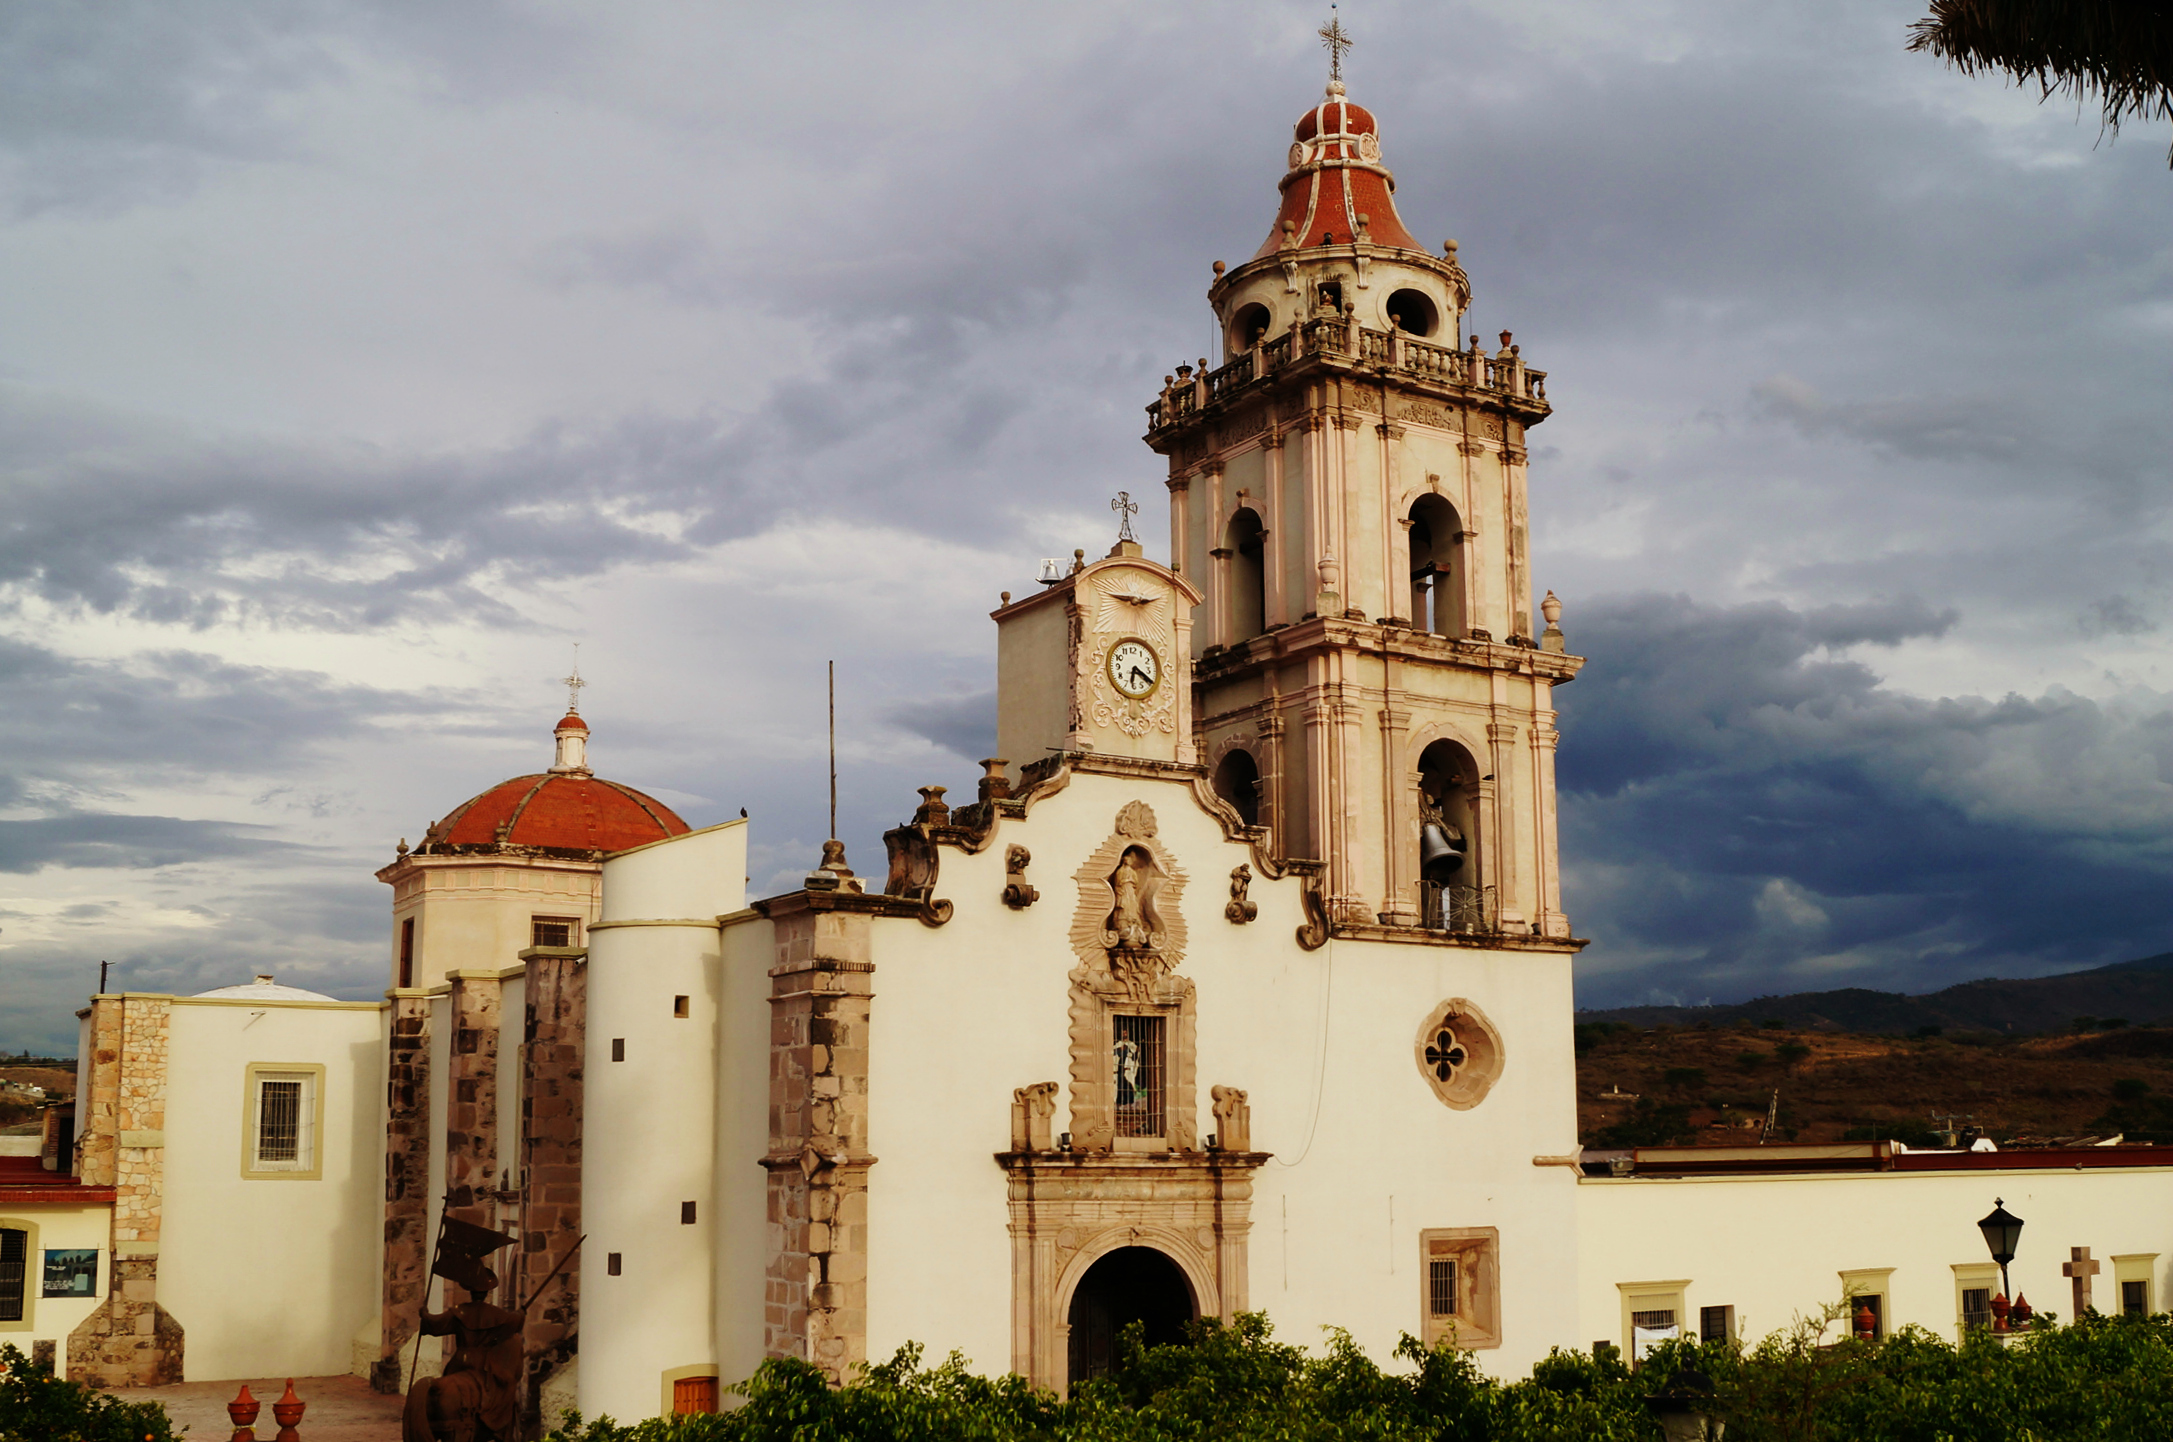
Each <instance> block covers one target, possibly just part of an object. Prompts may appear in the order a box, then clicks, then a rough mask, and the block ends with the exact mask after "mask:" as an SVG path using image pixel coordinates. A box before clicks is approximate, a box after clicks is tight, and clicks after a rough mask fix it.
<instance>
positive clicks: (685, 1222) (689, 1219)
mask: <svg viewBox="0 0 2173 1442" xmlns="http://www.w3.org/2000/svg"><path fill="white" fill-rule="evenodd" d="M679 1225H680V1226H682V1227H691V1226H693V1225H694V1203H692V1202H681V1203H680V1204H679Z"/></svg>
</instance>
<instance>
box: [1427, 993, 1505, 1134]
mask: <svg viewBox="0 0 2173 1442" xmlns="http://www.w3.org/2000/svg"><path fill="white" fill-rule="evenodd" d="M1416 1051H1417V1056H1418V1066H1419V1071H1420V1073H1421V1074H1422V1075H1423V1076H1424V1077H1425V1078H1426V1084H1427V1085H1428V1086H1430V1087H1432V1088H1433V1090H1434V1095H1435V1096H1437V1097H1439V1098H1440V1099H1441V1101H1442V1102H1443V1104H1445V1105H1447V1106H1451V1107H1454V1108H1455V1109H1456V1110H1458V1111H1468V1110H1469V1109H1471V1108H1472V1107H1475V1106H1477V1105H1478V1104H1479V1103H1480V1102H1481V1101H1482V1100H1484V1099H1485V1097H1486V1094H1487V1093H1488V1092H1489V1091H1491V1090H1493V1088H1494V1083H1495V1081H1496V1080H1498V1079H1499V1078H1500V1076H1501V1068H1502V1044H1501V1033H1500V1032H1499V1031H1496V1030H1495V1029H1494V1023H1493V1022H1491V1021H1489V1020H1488V1019H1487V1016H1486V1013H1484V1012H1482V1011H1480V1010H1479V1008H1477V1007H1476V1006H1473V1005H1472V1004H1471V1003H1470V1002H1469V1001H1466V1000H1465V999H1464V998H1463V997H1460V996H1457V997H1451V998H1449V999H1448V1000H1447V1001H1445V1002H1443V1003H1441V1005H1439V1006H1437V1007H1435V1008H1434V1009H1433V1011H1432V1013H1431V1014H1429V1015H1428V1016H1427V1018H1426V1024H1425V1025H1424V1026H1422V1027H1420V1028H1419V1034H1418V1044H1417V1047H1416Z"/></svg>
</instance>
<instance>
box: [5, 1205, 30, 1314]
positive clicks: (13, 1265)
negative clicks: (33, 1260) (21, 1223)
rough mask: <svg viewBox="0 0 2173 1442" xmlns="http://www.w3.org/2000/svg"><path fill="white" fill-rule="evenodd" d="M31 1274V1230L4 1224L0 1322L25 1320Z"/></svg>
mask: <svg viewBox="0 0 2173 1442" xmlns="http://www.w3.org/2000/svg"><path fill="white" fill-rule="evenodd" d="M29 1274H30V1233H28V1232H18V1231H16V1230H15V1229H14V1228H12V1227H8V1228H0V1322H20V1321H22V1320H23V1307H24V1305H25V1304H24V1302H23V1298H24V1297H25V1296H27V1295H28V1294H29V1281H28V1278H29Z"/></svg>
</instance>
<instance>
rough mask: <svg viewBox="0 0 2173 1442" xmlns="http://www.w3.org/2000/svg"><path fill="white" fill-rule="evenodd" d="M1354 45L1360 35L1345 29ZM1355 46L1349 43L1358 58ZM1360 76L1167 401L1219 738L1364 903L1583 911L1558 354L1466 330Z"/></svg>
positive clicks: (1180, 558)
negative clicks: (1563, 555)
mask: <svg viewBox="0 0 2173 1442" xmlns="http://www.w3.org/2000/svg"><path fill="white" fill-rule="evenodd" d="M1338 58H1339V59H1340V53H1339V57H1338ZM1338 68H1339V69H1340V67H1338ZM1395 187H1396V182H1395V179H1394V177H1393V176H1392V175H1391V174H1390V172H1389V170H1388V168H1387V166H1386V165H1385V164H1384V162H1383V155H1382V149H1381V142H1380V132H1379V128H1378V126H1377V125H1376V123H1375V121H1374V117H1373V115H1372V114H1371V113H1370V112H1369V111H1367V110H1366V109H1365V108H1364V107H1362V106H1359V105H1357V104H1354V103H1352V102H1351V101H1350V100H1349V99H1348V98H1347V97H1346V96H1345V93H1344V88H1343V85H1342V82H1341V79H1340V76H1338V78H1336V79H1334V80H1331V82H1330V83H1329V86H1328V89H1327V93H1326V95H1325V96H1324V97H1323V98H1322V99H1321V101H1320V102H1319V103H1318V104H1316V105H1314V106H1313V107H1312V108H1311V109H1309V110H1307V111H1306V112H1305V113H1304V114H1303V115H1302V116H1300V117H1299V119H1298V123H1297V126H1296V129H1295V132H1294V135H1293V138H1292V141H1291V144H1290V148H1289V159H1288V167H1287V170H1286V173H1285V174H1284V176H1283V179H1282V183H1281V204H1280V207H1279V209H1278V211H1277V214H1276V217H1275V220H1274V223H1273V224H1272V226H1271V227H1270V229H1269V232H1268V236H1267V239H1266V241H1265V242H1264V243H1263V244H1262V245H1261V246H1260V248H1259V249H1258V250H1257V251H1256V252H1254V254H1253V255H1252V256H1250V257H1249V258H1247V259H1246V260H1244V261H1242V262H1241V263H1239V264H1238V265H1236V266H1234V267H1226V266H1225V265H1224V264H1223V263H1222V262H1220V261H1218V262H1216V263H1215V267H1214V272H1215V276H1214V283H1213V284H1212V285H1211V286H1210V287H1209V289H1208V292H1207V298H1208V303H1209V304H1210V305H1211V306H1212V307H1213V308H1214V313H1215V318H1216V321H1217V323H1218V326H1219V328H1220V330H1221V334H1222V338H1223V339H1222V355H1221V356H1220V357H1219V362H1220V363H1219V364H1212V365H1211V364H1210V362H1209V361H1208V360H1207V359H1204V358H1203V359H1202V360H1201V362H1200V364H1199V366H1198V367H1197V368H1195V367H1192V366H1180V367H1178V368H1177V372H1176V374H1175V375H1173V376H1171V377H1169V378H1167V379H1166V380H1165V383H1164V386H1163V390H1162V393H1161V395H1160V396H1159V397H1158V398H1156V400H1155V401H1154V403H1153V404H1151V405H1150V406H1148V407H1147V414H1148V428H1147V436H1146V440H1147V444H1148V445H1149V446H1150V447H1152V448H1153V449H1154V450H1155V451H1156V452H1157V453H1159V454H1161V455H1162V456H1164V457H1166V458H1167V459H1168V462H1169V482H1168V484H1169V493H1170V546H1171V551H1172V556H1171V568H1172V570H1173V571H1174V572H1175V574H1176V575H1177V576H1178V577H1181V578H1182V582H1181V584H1189V585H1195V586H1197V587H1199V589H1200V592H1201V593H1202V594H1203V596H1204V600H1203V603H1202V606H1201V610H1200V612H1199V614H1198V616H1197V618H1196V623H1195V625H1194V626H1193V628H1192V632H1191V637H1190V643H1191V644H1190V659H1191V663H1192V668H1193V680H1194V685H1193V705H1194V713H1195V716H1194V721H1193V727H1194V731H1195V734H1196V736H1197V738H1198V739H1197V743H1196V744H1197V748H1198V760H1199V762H1200V763H1201V764H1202V765H1204V766H1206V767H1207V768H1209V771H1210V775H1211V777H1212V779H1213V782H1214V785H1215V788H1216V790H1217V791H1218V792H1220V793H1221V794H1222V795H1223V796H1224V798H1225V799H1227V800H1229V801H1230V802H1231V803H1232V804H1233V805H1235V806H1236V807H1237V808H1238V810H1239V811H1240V813H1241V814H1243V815H1244V816H1245V818H1246V819H1247V820H1248V821H1250V822H1254V823H1256V824H1259V825H1264V826H1266V827H1268V828H1269V829H1270V832H1271V834H1272V842H1271V844H1272V846H1273V848H1274V851H1275V853H1276V854H1277V855H1280V856H1284V857H1306V858H1311V859H1314V860H1318V861H1321V862H1323V863H1325V867H1326V873H1325V877H1326V879H1325V885H1326V890H1327V894H1328V906H1329V911H1330V915H1331V918H1332V919H1333V921H1334V922H1335V924H1336V925H1337V926H1338V927H1339V928H1359V929H1361V930H1363V929H1366V928H1373V927H1381V928H1397V929H1403V928H1422V929H1425V930H1429V931H1439V932H1448V933H1458V932H1462V933H1472V934H1474V935H1475V936H1484V937H1490V938H1502V937H1513V936H1528V937H1532V938H1535V939H1537V938H1552V939H1563V940H1566V939H1567V938H1568V937H1569V922H1568V919H1567V918H1566V917H1565V916H1564V915H1563V914H1562V910H1561V898H1560V886H1559V877H1558V867H1557V860H1556V837H1555V798H1554V746H1555V738H1556V733H1555V728H1554V714H1555V713H1554V710H1553V706H1552V702H1551V700H1550V696H1551V693H1552V690H1553V688H1554V687H1555V686H1558V685H1562V684H1564V683H1566V682H1568V681H1569V680H1571V678H1573V677H1574V676H1575V675H1576V674H1577V670H1578V668H1579V666H1580V665H1582V661H1581V659H1580V658H1578V657H1575V656H1570V655H1567V654H1565V652H1564V645H1563V638H1562V632H1561V630H1560V629H1559V627H1558V626H1556V625H1555V621H1556V619H1557V618H1558V617H1559V615H1560V605H1559V603H1557V602H1555V601H1554V599H1553V597H1552V594H1551V593H1549V595H1548V597H1547V599H1546V601H1545V603H1544V604H1542V605H1541V607H1540V608H1539V609H1540V611H1541V612H1542V619H1543V621H1544V629H1543V630H1536V629H1535V626H1534V622H1533V609H1534V608H1533V602H1532V582H1531V576H1530V573H1529V569H1528V566H1529V560H1528V555H1527V550H1526V519H1525V485H1526V464H1527V455H1528V452H1527V447H1526V435H1527V433H1528V431H1529V429H1530V428H1531V427H1532V426H1535V425H1538V424H1539V423H1540V422H1542V421H1544V420H1545V419H1546V418H1547V416H1548V414H1549V407H1548V404H1547V391H1546V376H1545V374H1544V373H1543V372H1540V371H1536V370H1533V369H1531V368H1530V367H1529V366H1527V365H1526V364H1525V362H1524V360H1523V356H1522V352H1521V349H1520V347H1518V346H1517V345H1516V344H1515V343H1514V341H1513V338H1512V337H1511V335H1510V334H1509V332H1507V331H1504V332H1502V333H1501V337H1500V341H1499V345H1498V347H1497V348H1494V349H1491V350H1490V349H1488V348H1486V347H1484V346H1483V345H1482V344H1481V343H1480V341H1479V338H1478V337H1477V336H1476V335H1474V336H1472V337H1471V338H1470V341H1469V343H1468V344H1466V343H1465V342H1464V341H1463V340H1462V339H1461V336H1462V331H1463V329H1464V320H1465V316H1466V314H1467V311H1468V308H1469V306H1470V303H1471V285H1470V280H1469V278H1468V277H1467V275H1466V274H1465V271H1464V269H1463V267H1462V266H1461V265H1460V264H1459V263H1458V260H1457V253H1456V249H1457V248H1456V242H1455V241H1453V240H1452V241H1448V242H1446V243H1445V244H1444V246H1443V247H1442V250H1441V252H1440V253H1439V254H1436V253H1434V252H1433V251H1431V250H1430V249H1428V248H1427V247H1426V246H1423V245H1421V244H1420V243H1419V241H1418V240H1417V239H1416V238H1415V237H1414V236H1413V235H1412V234H1411V232H1410V231H1409V230H1407V229H1406V228H1405V226H1404V223H1403V220H1402V219H1401V217H1400V216H1399V215H1398V214H1397V211H1396V203H1395V199H1394V192H1395Z"/></svg>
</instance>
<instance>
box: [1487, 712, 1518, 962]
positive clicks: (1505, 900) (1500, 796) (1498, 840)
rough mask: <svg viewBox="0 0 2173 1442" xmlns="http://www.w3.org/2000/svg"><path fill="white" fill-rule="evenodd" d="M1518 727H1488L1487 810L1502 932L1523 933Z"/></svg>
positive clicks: (1491, 724) (1499, 724) (1504, 724)
mask: <svg viewBox="0 0 2173 1442" xmlns="http://www.w3.org/2000/svg"><path fill="white" fill-rule="evenodd" d="M1517 729H1518V728H1517V727H1516V726H1514V725H1512V724H1511V723H1509V722H1507V721H1493V722H1489V723H1488V724H1487V728H1486V739H1487V741H1488V743H1489V747H1488V758H1487V764H1488V765H1489V766H1490V767H1491V768H1492V769H1493V772H1494V777H1495V781H1494V789H1493V803H1492V805H1491V806H1490V807H1489V808H1488V809H1489V810H1490V811H1491V812H1492V813H1493V825H1494V838H1495V839H1494V858H1495V860H1494V867H1493V871H1494V874H1493V876H1492V877H1491V878H1490V879H1491V880H1492V881H1493V883H1494V905H1495V908H1496V915H1497V917H1498V919H1499V923H1500V925H1501V927H1502V929H1503V930H1505V931H1509V930H1516V931H1521V930H1523V929H1524V925H1525V911H1524V903H1523V899H1522V898H1523V892H1522V890H1521V889H1520V883H1519V878H1518V870H1519V869H1518V866H1517V856H1518V853H1519V851H1520V849H1521V848H1522V846H1523V837H1522V835H1521V834H1520V832H1521V830H1522V828H1520V827H1519V826H1518V825H1517V821H1516V817H1517V806H1516V787H1515V785H1514V783H1513V782H1512V780H1511V778H1512V777H1513V776H1515V774H1516V771H1517V769H1518V762H1519V761H1520V760H1521V758H1520V757H1518V755H1517V752H1516V744H1517Z"/></svg>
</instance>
